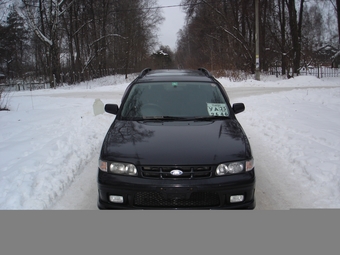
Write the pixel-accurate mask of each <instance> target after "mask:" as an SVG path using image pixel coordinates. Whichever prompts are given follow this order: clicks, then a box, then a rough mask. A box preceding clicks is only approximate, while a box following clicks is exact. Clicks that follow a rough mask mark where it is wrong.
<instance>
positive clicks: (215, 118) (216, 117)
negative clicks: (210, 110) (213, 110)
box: [192, 116, 229, 121]
mask: <svg viewBox="0 0 340 255" xmlns="http://www.w3.org/2000/svg"><path fill="white" fill-rule="evenodd" d="M192 119H193V120H194V121H212V120H225V119H229V116H202V117H194V118H192Z"/></svg>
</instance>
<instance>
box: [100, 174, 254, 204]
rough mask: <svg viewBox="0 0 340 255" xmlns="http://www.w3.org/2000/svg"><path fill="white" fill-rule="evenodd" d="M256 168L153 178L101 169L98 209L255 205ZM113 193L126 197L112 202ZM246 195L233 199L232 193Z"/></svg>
mask: <svg viewBox="0 0 340 255" xmlns="http://www.w3.org/2000/svg"><path fill="white" fill-rule="evenodd" d="M254 194H255V173H254V170H252V171H250V172H247V173H243V174H237V175H231V176H223V177H214V178H207V179H200V180H153V179H145V178H139V177H130V176H119V175H113V174H108V173H105V172H102V171H99V173H98V204H97V205H98V208H99V209H254V208H255V197H254ZM110 195H115V196H121V197H123V203H113V202H111V201H110V199H109V197H110ZM234 195H243V196H244V200H243V201H242V202H237V203H231V202H230V196H234Z"/></svg>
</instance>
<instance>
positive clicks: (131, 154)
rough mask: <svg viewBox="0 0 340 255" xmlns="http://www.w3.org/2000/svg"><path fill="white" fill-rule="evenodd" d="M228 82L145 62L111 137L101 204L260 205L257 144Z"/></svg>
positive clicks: (104, 153) (102, 170)
mask: <svg viewBox="0 0 340 255" xmlns="http://www.w3.org/2000/svg"><path fill="white" fill-rule="evenodd" d="M244 108H245V107H244V104H242V103H238V104H234V105H233V106H231V105H230V102H229V98H228V96H227V94H226V92H225V90H224V88H223V86H222V85H221V84H220V83H219V82H218V81H217V80H216V79H215V78H214V77H213V76H212V75H211V74H210V73H209V72H208V71H207V70H205V69H203V68H201V69H198V70H151V69H145V70H143V72H142V73H141V74H140V75H139V76H138V78H136V79H135V80H134V81H133V82H132V83H131V84H130V85H129V86H128V87H127V89H126V91H125V94H124V96H123V98H122V103H121V107H118V105H113V104H107V105H106V106H105V110H106V111H107V112H109V113H112V114H116V115H117V116H116V118H115V120H114V122H113V123H112V125H111V127H110V128H109V130H108V132H107V135H106V137H105V139H104V141H103V145H102V149H101V152H100V158H99V167H98V169H99V170H98V192H99V197H98V208H99V209H253V208H254V207H255V197H254V193H255V167H254V159H253V157H252V153H251V148H250V144H249V141H248V139H247V136H246V134H245V133H244V130H243V129H242V127H241V125H240V124H239V122H238V120H237V119H236V117H235V114H237V113H239V112H242V111H243V110H244Z"/></svg>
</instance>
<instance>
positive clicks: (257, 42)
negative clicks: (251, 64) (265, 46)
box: [255, 0, 260, 81]
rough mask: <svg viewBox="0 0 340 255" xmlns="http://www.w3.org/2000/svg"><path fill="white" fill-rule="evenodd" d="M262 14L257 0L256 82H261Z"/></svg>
mask: <svg viewBox="0 0 340 255" xmlns="http://www.w3.org/2000/svg"><path fill="white" fill-rule="evenodd" d="M259 40H260V12H259V0H255V44H256V46H255V48H256V49H255V54H256V57H255V80H257V81H259V80H260V42H259Z"/></svg>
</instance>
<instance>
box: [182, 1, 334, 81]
mask: <svg viewBox="0 0 340 255" xmlns="http://www.w3.org/2000/svg"><path fill="white" fill-rule="evenodd" d="M339 2H340V0H336V1H335V0H318V1H313V0H296V1H295V0H259V6H260V8H259V9H260V36H259V41H260V45H261V47H260V64H261V69H262V70H264V71H266V70H268V68H269V67H271V66H274V65H279V66H280V67H281V68H282V73H283V74H286V73H287V75H289V74H288V70H292V73H299V70H300V68H301V67H302V66H303V65H316V64H329V63H316V62H317V61H318V59H317V58H316V56H317V54H315V52H317V50H318V49H320V48H322V47H323V46H325V45H330V46H332V47H333V49H334V50H335V52H334V53H336V51H338V50H339V46H338V45H339V43H340V41H339V40H340V39H339V33H338V25H337V19H336V15H335V14H336V13H338V12H337V6H338V5H339ZM182 3H183V5H185V7H184V8H185V11H186V14H187V24H186V26H185V27H184V28H183V29H182V30H181V31H180V32H179V37H178V45H177V46H178V47H177V52H176V59H177V61H178V63H179V64H180V65H181V66H185V67H194V66H197V63H200V65H202V66H206V67H207V68H209V69H211V70H219V69H221V70H226V69H227V70H244V71H248V72H251V73H254V70H255V6H254V5H255V0H235V1H234V0H232V1H231V0H217V1H211V0H182ZM331 61H332V59H330V58H329V62H331Z"/></svg>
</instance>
